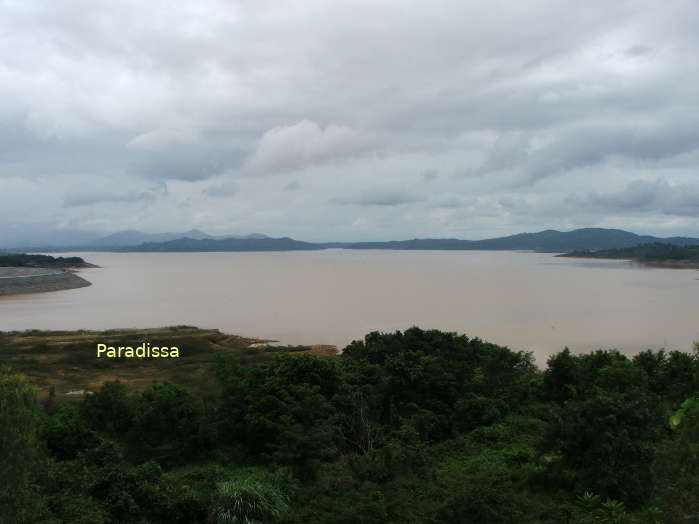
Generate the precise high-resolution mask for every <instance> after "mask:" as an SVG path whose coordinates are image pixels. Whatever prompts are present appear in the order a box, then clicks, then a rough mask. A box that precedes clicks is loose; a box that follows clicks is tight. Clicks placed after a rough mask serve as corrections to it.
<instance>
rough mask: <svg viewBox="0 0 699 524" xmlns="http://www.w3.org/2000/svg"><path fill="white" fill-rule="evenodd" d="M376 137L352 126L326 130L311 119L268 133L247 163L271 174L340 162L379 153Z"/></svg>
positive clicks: (250, 167) (256, 169) (250, 166)
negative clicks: (373, 151) (358, 130)
mask: <svg viewBox="0 0 699 524" xmlns="http://www.w3.org/2000/svg"><path fill="white" fill-rule="evenodd" d="M379 144H380V141H379V140H378V139H377V138H376V137H371V136H368V135H365V134H361V133H358V132H357V131H355V130H354V129H352V128H351V127H346V126H338V125H329V126H327V127H325V128H322V127H320V126H319V125H318V124H317V123H315V122H312V121H310V120H301V121H300V122H298V123H296V124H293V125H289V126H280V127H275V128H272V129H270V130H269V131H267V132H266V133H265V134H264V135H263V136H262V138H261V139H260V142H259V144H258V146H257V149H256V151H255V153H254V154H253V156H252V158H250V160H249V161H248V163H247V168H248V169H250V170H251V171H263V172H269V173H275V172H284V171H291V170H294V169H299V168H302V167H304V166H307V165H312V164H317V163H323V162H328V161H331V160H339V159H342V158H347V157H352V156H356V155H361V154H365V153H368V152H370V151H372V150H375V149H376V148H377V147H378V146H379Z"/></svg>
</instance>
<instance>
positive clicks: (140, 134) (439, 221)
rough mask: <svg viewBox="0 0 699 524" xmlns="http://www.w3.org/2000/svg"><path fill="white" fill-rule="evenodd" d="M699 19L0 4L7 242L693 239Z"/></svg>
mask: <svg viewBox="0 0 699 524" xmlns="http://www.w3.org/2000/svg"><path fill="white" fill-rule="evenodd" d="M697 20H699V2H696V0H665V1H663V2H658V1H657V0H652V1H645V0H633V1H627V0H616V1H614V2H610V1H609V0H602V1H599V0H587V1H585V2H579V1H574V0H571V1H563V0H556V1H553V0H511V1H505V0H494V1H492V2H484V1H471V0H454V1H448V0H430V1H429V2H425V1H409V0H400V1H390V2H389V1H382V0H353V1H344V0H333V1H332V2H329V1H327V0H318V1H272V0H240V1H233V0H228V1H213V0H211V1H209V0H199V1H197V2H169V1H157V0H152V1H148V2H144V1H143V0H137V1H131V0H119V1H116V0H115V1H100V2H95V1H94V0H80V1H77V0H62V1H60V2H46V1H43V0H41V1H38V0H0V232H2V230H3V229H4V230H5V232H8V231H13V232H15V233H16V232H22V231H26V232H35V231H44V232H46V231H48V232H51V231H61V230H76V229H77V230H88V231H97V232H111V231H116V230H123V229H138V230H141V231H145V232H165V231H184V230H188V229H192V228H198V229H201V230H204V231H206V232H207V233H210V234H228V233H235V234H246V233H252V232H258V233H266V234H268V235H271V236H291V237H294V238H298V239H302V240H310V241H324V240H325V241H328V240H344V241H352V240H385V239H405V238H415V237H420V238H422V237H457V238H468V239H479V238H487V237H494V236H502V235H506V234H513V233H519V232H523V231H539V230H543V229H549V228H551V229H559V230H570V229H574V228H578V227H614V228H621V229H627V230H630V231H634V232H638V233H649V234H656V235H659V236H671V235H680V234H682V235H694V236H699V60H698V59H697V56H699V31H697Z"/></svg>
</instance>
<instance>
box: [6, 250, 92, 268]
mask: <svg viewBox="0 0 699 524" xmlns="http://www.w3.org/2000/svg"><path fill="white" fill-rule="evenodd" d="M84 265H85V261H84V260H83V259H82V258H80V257H52V256H49V255H27V254H24V253H3V252H0V267H48V268H64V267H81V266H84Z"/></svg>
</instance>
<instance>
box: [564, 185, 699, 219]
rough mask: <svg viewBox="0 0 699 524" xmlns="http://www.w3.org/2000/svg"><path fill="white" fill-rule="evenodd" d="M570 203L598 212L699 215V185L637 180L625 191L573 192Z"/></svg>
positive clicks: (698, 216) (568, 200) (568, 201)
mask: <svg viewBox="0 0 699 524" xmlns="http://www.w3.org/2000/svg"><path fill="white" fill-rule="evenodd" d="M567 203H568V204H570V205H572V206H575V207H577V208H580V209H588V210H593V211H596V212H598V213H649V212H659V213H662V214H663V215H675V216H688V217H697V218H699V184H694V185H687V184H682V185H672V184H669V183H668V182H666V181H664V180H654V181H648V180H634V181H633V182H631V183H630V184H628V185H627V187H626V188H625V189H623V190H622V191H617V192H611V193H599V192H590V193H588V194H587V195H585V196H578V195H572V196H570V197H569V198H568V199H567Z"/></svg>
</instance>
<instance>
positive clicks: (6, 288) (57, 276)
mask: <svg viewBox="0 0 699 524" xmlns="http://www.w3.org/2000/svg"><path fill="white" fill-rule="evenodd" d="M89 285H91V284H90V282H88V281H87V280H85V279H84V278H82V277H79V276H78V275H76V274H75V273H74V272H72V271H67V270H63V269H45V268H28V267H0V296H3V295H19V294H24V293H44V292H47V291H61V290H64V289H75V288H79V287H86V286H89Z"/></svg>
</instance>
